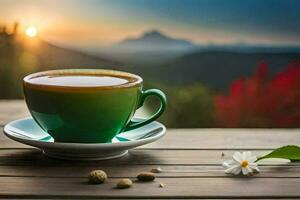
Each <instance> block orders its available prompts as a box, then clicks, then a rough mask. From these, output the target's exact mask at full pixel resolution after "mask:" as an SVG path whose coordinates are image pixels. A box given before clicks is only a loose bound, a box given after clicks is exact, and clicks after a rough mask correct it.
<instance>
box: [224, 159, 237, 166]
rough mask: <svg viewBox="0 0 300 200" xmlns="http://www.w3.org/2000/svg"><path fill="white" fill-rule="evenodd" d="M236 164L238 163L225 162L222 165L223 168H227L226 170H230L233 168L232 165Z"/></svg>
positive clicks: (232, 161)
mask: <svg viewBox="0 0 300 200" xmlns="http://www.w3.org/2000/svg"><path fill="white" fill-rule="evenodd" d="M234 163H236V162H235V161H234V160H225V161H224V162H223V163H222V166H223V167H225V168H229V167H231V165H233V164H234Z"/></svg>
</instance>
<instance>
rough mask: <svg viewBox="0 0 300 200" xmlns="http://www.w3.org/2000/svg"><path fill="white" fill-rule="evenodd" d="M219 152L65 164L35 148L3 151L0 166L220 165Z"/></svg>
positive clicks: (157, 153) (137, 153)
mask: <svg viewBox="0 0 300 200" xmlns="http://www.w3.org/2000/svg"><path fill="white" fill-rule="evenodd" d="M223 152H224V153H225V157H224V159H228V158H230V157H231V156H232V154H233V153H234V152H235V151H231V150H227V151H223ZM252 152H253V154H255V155H263V154H266V153H268V151H252ZM222 161H223V159H221V151H219V150H206V151H203V150H140V149H136V150H131V151H130V153H129V154H127V155H125V156H123V157H121V158H119V159H113V160H106V161H89V162H88V161H86V162H78V161H64V160H58V159H53V158H48V157H46V156H44V155H43V154H42V153H41V151H39V150H37V149H18V150H15V149H2V150H1V151H0V165H10V166H18V165H22V166H23V165H26V166H76V165H78V166H84V165H89V166H97V167H98V166H105V165H218V166H219V165H221V163H222ZM259 163H260V165H278V164H288V165H297V164H296V163H294V164H293V163H289V161H287V160H283V159H269V160H263V161H260V162H259Z"/></svg>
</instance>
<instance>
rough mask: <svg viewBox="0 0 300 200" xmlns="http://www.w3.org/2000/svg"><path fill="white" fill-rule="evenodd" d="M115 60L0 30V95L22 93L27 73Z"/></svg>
mask: <svg viewBox="0 0 300 200" xmlns="http://www.w3.org/2000/svg"><path fill="white" fill-rule="evenodd" d="M117 66H120V64H119V63H117V62H113V61H110V60H108V59H103V58H101V57H96V56H91V55H88V54H85V53H81V52H79V51H75V50H71V49H65V48H62V47H58V46H55V45H52V44H49V43H47V42H45V41H42V40H38V39H37V38H35V39H34V40H29V39H28V38H17V37H16V36H14V35H8V34H3V33H2V34H0V98H20V97H22V79H23V77H24V76H26V75H27V74H30V73H33V72H37V71H44V70H51V69H58V68H60V69H61V68H109V69H114V68H116V67H117Z"/></svg>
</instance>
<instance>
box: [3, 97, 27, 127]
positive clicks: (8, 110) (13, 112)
mask: <svg viewBox="0 0 300 200" xmlns="http://www.w3.org/2000/svg"><path fill="white" fill-rule="evenodd" d="M29 115H30V114H29V112H28V110H27V107H26V104H25V102H24V100H0V126H4V125H5V124H6V123H8V122H9V121H12V120H16V119H20V118H22V117H26V116H29Z"/></svg>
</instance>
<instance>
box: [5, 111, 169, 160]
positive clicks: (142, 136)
mask: <svg viewBox="0 0 300 200" xmlns="http://www.w3.org/2000/svg"><path fill="white" fill-rule="evenodd" d="M137 120H138V119H137ZM4 133H5V135H6V136H7V137H9V138H11V139H13V140H15V141H17V142H20V143H23V144H27V145H30V146H33V147H37V148H39V149H41V150H42V151H43V153H44V154H45V155H47V156H49V157H54V158H59V159H65V160H106V159H112V158H118V157H121V156H124V155H125V154H127V153H128V150H129V149H132V148H135V147H137V146H141V145H144V144H148V143H151V142H154V141H156V140H158V139H159V138H161V137H162V136H164V135H165V133H166V128H165V126H164V125H162V124H161V123H159V122H156V121H155V122H152V123H150V124H147V125H145V126H143V127H140V128H137V129H134V130H131V131H127V132H123V133H120V134H119V135H118V136H116V137H115V138H114V139H113V141H112V143H60V142H54V140H53V138H52V137H51V136H50V135H48V133H46V132H45V131H43V130H42V129H41V128H40V127H39V126H38V125H37V124H36V123H35V121H34V120H33V119H32V118H31V117H30V118H24V119H19V120H16V121H12V122H10V123H8V124H7V125H6V126H5V127H4Z"/></svg>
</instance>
